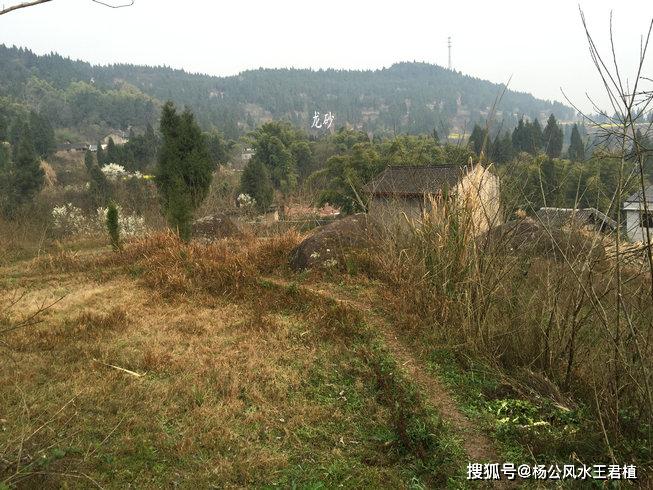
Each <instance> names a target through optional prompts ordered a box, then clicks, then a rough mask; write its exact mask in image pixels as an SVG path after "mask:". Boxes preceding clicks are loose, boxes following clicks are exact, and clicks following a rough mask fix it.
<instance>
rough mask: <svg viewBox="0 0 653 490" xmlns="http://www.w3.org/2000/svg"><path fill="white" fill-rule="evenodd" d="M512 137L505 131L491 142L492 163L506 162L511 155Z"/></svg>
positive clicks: (510, 158)
mask: <svg viewBox="0 0 653 490" xmlns="http://www.w3.org/2000/svg"><path fill="white" fill-rule="evenodd" d="M513 153H514V151H513V148H512V139H511V137H510V133H508V132H507V131H506V132H505V133H503V136H500V135H497V137H496V138H495V139H494V142H493V143H492V153H491V157H492V161H493V162H494V163H508V162H509V161H510V160H512V157H513Z"/></svg>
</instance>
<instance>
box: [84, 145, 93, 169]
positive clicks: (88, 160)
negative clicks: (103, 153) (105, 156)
mask: <svg viewBox="0 0 653 490" xmlns="http://www.w3.org/2000/svg"><path fill="white" fill-rule="evenodd" d="M93 165H95V159H94V158H93V153H92V152H91V150H86V154H85V155H84V166H85V167H86V170H87V171H90V170H91V167H93Z"/></svg>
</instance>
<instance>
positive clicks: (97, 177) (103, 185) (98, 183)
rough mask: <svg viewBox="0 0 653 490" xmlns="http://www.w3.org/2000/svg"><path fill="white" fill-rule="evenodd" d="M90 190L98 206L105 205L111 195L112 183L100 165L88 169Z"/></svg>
mask: <svg viewBox="0 0 653 490" xmlns="http://www.w3.org/2000/svg"><path fill="white" fill-rule="evenodd" d="M88 176H89V191H90V194H91V198H92V199H93V202H94V203H95V205H96V206H98V207H100V206H104V205H106V203H107V201H108V200H109V198H110V197H111V184H110V183H109V181H108V179H107V177H106V175H104V172H102V170H101V169H100V167H99V166H98V165H95V164H94V165H91V168H90V169H89V170H88Z"/></svg>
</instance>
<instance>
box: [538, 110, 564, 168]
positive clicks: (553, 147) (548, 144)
mask: <svg viewBox="0 0 653 490" xmlns="http://www.w3.org/2000/svg"><path fill="white" fill-rule="evenodd" d="M562 140H563V134H562V129H560V126H558V122H557V121H556V118H555V116H554V115H553V114H551V115H550V116H549V120H548V121H547V123H546V127H545V128H544V131H543V132H542V144H543V146H544V151H545V153H546V154H547V156H549V157H551V158H559V157H560V153H562Z"/></svg>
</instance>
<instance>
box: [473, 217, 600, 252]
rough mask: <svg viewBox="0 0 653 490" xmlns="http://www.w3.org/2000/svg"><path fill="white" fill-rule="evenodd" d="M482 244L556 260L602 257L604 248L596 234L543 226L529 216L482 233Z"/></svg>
mask: <svg viewBox="0 0 653 490" xmlns="http://www.w3.org/2000/svg"><path fill="white" fill-rule="evenodd" d="M478 244H479V246H481V247H485V246H488V245H489V247H490V248H491V249H495V250H502V251H506V252H510V253H520V254H529V255H533V256H540V257H546V258H549V259H554V260H557V261H565V260H571V261H573V260H577V259H579V258H580V259H584V258H587V256H588V255H590V256H591V259H592V260H601V259H603V258H605V248H604V247H603V245H602V240H600V239H599V237H597V236H594V234H592V233H589V232H583V231H581V230H569V229H565V228H557V227H553V226H545V225H543V224H542V223H539V222H537V221H535V220H533V219H531V218H524V219H519V220H515V221H509V222H507V223H504V224H503V225H500V226H497V227H495V228H493V229H491V230H490V231H489V232H488V233H486V234H484V235H481V236H480V237H479V240H478Z"/></svg>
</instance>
